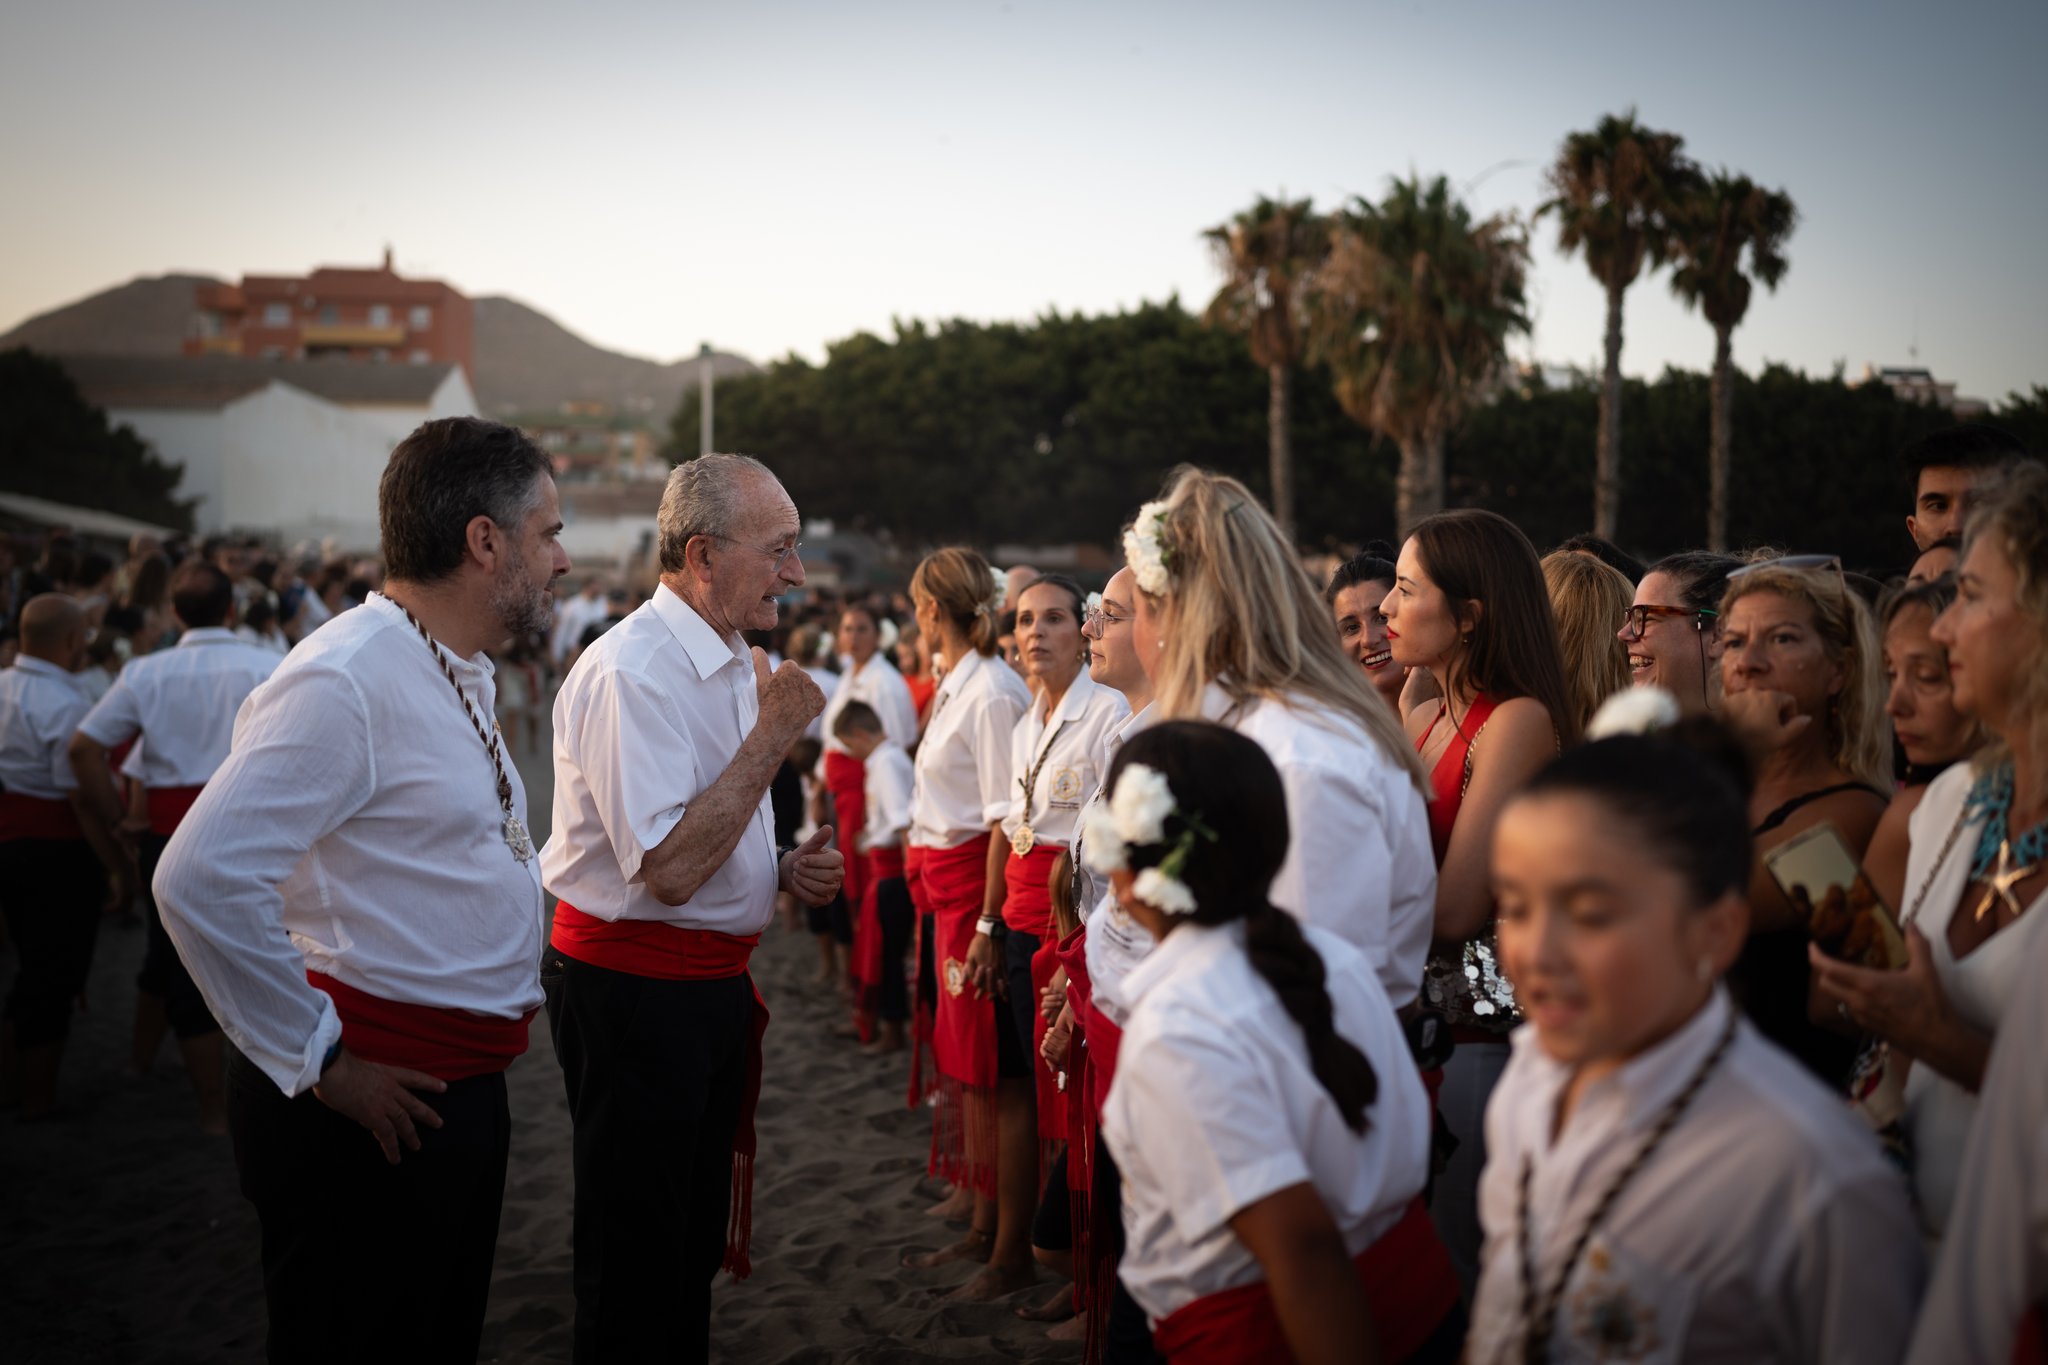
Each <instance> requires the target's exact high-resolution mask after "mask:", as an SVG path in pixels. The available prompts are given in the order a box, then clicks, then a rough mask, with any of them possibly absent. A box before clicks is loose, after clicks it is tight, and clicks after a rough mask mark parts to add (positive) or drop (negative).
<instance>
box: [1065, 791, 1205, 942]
mask: <svg viewBox="0 0 2048 1365" xmlns="http://www.w3.org/2000/svg"><path fill="white" fill-rule="evenodd" d="M1169 818H1175V819H1178V820H1179V821H1180V823H1181V831H1180V834H1179V835H1178V836H1177V837H1176V838H1175V839H1174V840H1173V846H1172V847H1171V848H1169V849H1168V850H1167V852H1166V856H1165V857H1164V858H1161V859H1160V860H1159V862H1158V863H1157V865H1155V866H1152V867H1148V868H1146V869H1144V870H1143V871H1141V872H1140V873H1138V878H1137V880H1136V881H1135V882H1134V883H1133V884H1132V886H1131V894H1132V895H1134V896H1136V897H1137V898H1138V899H1139V900H1141V901H1144V902H1145V903H1146V904H1147V905H1151V906H1156V907H1157V908H1158V909H1160V910H1163V911H1165V912H1166V913H1167V914H1169V915H1192V914H1193V913H1194V912H1195V893H1194V892H1193V891H1191V890H1189V889H1188V884H1187V883H1186V882H1184V881H1182V880H1181V875H1180V874H1181V871H1182V869H1184V868H1186V866H1187V863H1188V855H1189V854H1190V853H1192V852H1193V851H1194V847H1195V841H1196V840H1197V839H1205V840H1207V841H1208V842H1210V843H1212V844H1213V843H1215V842H1216V832H1215V831H1214V830H1212V829H1210V828H1209V827H1208V826H1207V825H1205V824H1203V823H1202V817H1201V816H1200V815H1199V814H1192V813H1190V812H1188V811H1184V810H1182V809H1181V808H1180V807H1179V806H1178V805H1176V804H1175V802H1174V797H1173V789H1172V787H1170V786H1168V785H1167V781H1166V774H1164V773H1162V772H1160V771H1159V770H1158V769H1157V768H1149V767H1147V766H1145V765H1144V764H1143V763H1133V764H1130V765H1129V766H1127V767H1126V768H1125V769H1124V770H1123V772H1122V774H1121V775H1119V776H1118V778H1117V780H1116V790H1115V791H1114V792H1112V793H1111V795H1110V798H1109V802H1108V804H1107V805H1106V806H1105V805H1102V804H1097V805H1093V806H1090V807H1089V808H1088V810H1087V812H1086V813H1085V814H1084V815H1083V816H1082V817H1081V858H1082V860H1083V861H1084V862H1086V863H1087V864H1088V866H1089V868H1090V869H1091V870H1093V871H1094V872H1096V873H1098V874H1100V875H1102V876H1108V875H1109V874H1110V873H1112V872H1124V871H1128V870H1129V868H1130V865H1131V862H1130V852H1131V849H1132V848H1133V847H1137V846H1157V845H1159V844H1163V843H1165V842H1166V822H1167V820H1168V819H1169Z"/></svg>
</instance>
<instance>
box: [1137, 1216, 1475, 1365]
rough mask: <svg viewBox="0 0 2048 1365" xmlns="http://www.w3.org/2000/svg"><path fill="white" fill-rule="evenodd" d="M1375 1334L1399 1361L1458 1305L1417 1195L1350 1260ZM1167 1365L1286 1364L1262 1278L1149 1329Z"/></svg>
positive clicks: (1447, 1262) (1282, 1336)
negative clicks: (1389, 1225)
mask: <svg viewBox="0 0 2048 1365" xmlns="http://www.w3.org/2000/svg"><path fill="white" fill-rule="evenodd" d="M1351 1264H1352V1265H1353V1266H1354V1267H1355V1268H1356V1269H1357V1271H1358V1281H1359V1284H1360V1285H1361V1286H1362V1287H1363V1288H1364V1290H1365V1299H1366V1304H1367V1306H1368V1307H1369V1308H1370V1309H1371V1311H1372V1322H1373V1327H1374V1329H1375V1330H1376V1331H1377V1332H1378V1334H1379V1340H1380V1357H1381V1359H1384V1360H1389V1361H1399V1360H1405V1359H1407V1358H1408V1357H1409V1356H1411V1355H1413V1354H1414V1353H1415V1352H1416V1351H1417V1350H1419V1349H1420V1348H1421V1347H1422V1346H1423V1344H1424V1343H1426V1342H1427V1341H1428V1340H1429V1338H1430V1334H1431V1333H1433V1332H1435V1331H1436V1330H1437V1328H1439V1327H1441V1326H1442V1325H1443V1321H1444V1318H1445V1316H1446V1315H1447V1314H1449V1313H1450V1311H1451V1309H1452V1308H1454V1307H1455V1306H1456V1305H1457V1302H1458V1279H1457V1276H1456V1274H1455V1273H1454V1272H1453V1271H1452V1270H1451V1258H1450V1255H1449V1253H1447V1252H1446V1251H1445V1250H1444V1246H1443V1243H1442V1242H1441V1241H1439V1240H1437V1235H1436V1228H1435V1226H1434V1225H1432V1224H1431V1223H1430V1221H1429V1214H1428V1212H1427V1211H1426V1210H1424V1208H1423V1207H1422V1201H1421V1200H1420V1199H1417V1200H1416V1201H1415V1202H1414V1203H1412V1204H1410V1205H1409V1206H1408V1211H1407V1212H1406V1213H1404V1214H1402V1215H1401V1220H1400V1221H1399V1222H1397V1223H1395V1224H1394V1226H1393V1227H1392V1228H1389V1229H1388V1230H1387V1231H1386V1232H1385V1233H1384V1234H1383V1235H1382V1236H1381V1237H1380V1239H1379V1240H1378V1241H1376V1242H1374V1243H1373V1244H1372V1245H1371V1246H1369V1247H1367V1248H1366V1249H1365V1250H1364V1251H1361V1252H1359V1253H1358V1255H1356V1256H1354V1257H1353V1258H1352V1260H1351ZM1152 1343H1153V1345H1155V1346H1156V1347H1158V1348H1159V1350H1160V1352H1161V1353H1162V1354H1163V1355H1165V1357H1166V1358H1167V1360H1168V1362H1169V1363H1170V1365H1226V1363H1227V1362H1235V1361H1245V1360H1256V1361H1260V1362H1275V1363H1276V1365H1277V1363H1279V1362H1291V1361H1292V1360H1293V1359H1294V1352H1293V1351H1292V1350H1290V1349H1288V1345H1287V1335H1286V1333H1285V1332H1283V1331H1282V1330H1281V1327H1280V1315H1279V1314H1278V1313H1276V1312H1275V1311H1274V1309H1273V1295H1272V1291H1270V1290H1269V1289H1267V1287H1266V1283H1265V1281H1263V1280H1261V1281H1260V1282H1259V1283H1257V1284H1247V1285H1240V1286H1239V1287H1238V1288H1236V1289H1226V1290H1224V1291H1223V1292H1222V1293H1220V1294H1210V1295H1207V1296H1206V1297H1204V1298H1199V1299H1196V1300H1195V1301H1194V1302H1193V1303H1191V1304H1189V1305H1188V1306H1187V1307H1185V1308H1182V1309H1180V1310H1179V1311H1178V1312H1174V1313H1170V1314H1168V1315H1167V1316H1166V1318H1165V1319H1164V1320H1162V1321H1161V1322H1160V1323H1159V1324H1158V1325H1157V1326H1156V1327H1154V1328H1153V1329H1152Z"/></svg>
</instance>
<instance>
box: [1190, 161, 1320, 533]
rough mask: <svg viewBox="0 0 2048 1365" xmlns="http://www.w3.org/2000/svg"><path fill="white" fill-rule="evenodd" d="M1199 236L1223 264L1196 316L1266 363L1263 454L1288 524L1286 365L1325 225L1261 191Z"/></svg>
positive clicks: (1277, 507)
mask: <svg viewBox="0 0 2048 1365" xmlns="http://www.w3.org/2000/svg"><path fill="white" fill-rule="evenodd" d="M1202 236H1203V237H1204V238H1205V239H1206V240H1207V241H1208V242H1209V245H1210V247H1211V249H1212V250H1213V251H1214V252H1215V255H1216V264H1217V266H1218V268H1219V269H1221V270H1222V272H1223V287H1222V288H1221V289H1219V290H1217V291H1216V297H1215V298H1214V299H1212V300H1210V302H1209V307H1208V309H1207V310H1206V311H1205V312H1204V313H1203V314H1202V320H1203V321H1204V322H1207V323H1208V324H1209V325H1210V326H1212V327H1226V328H1228V329H1229V330H1231V331H1233V332H1240V333H1242V334H1243V335H1244V336H1245V338H1246V339H1247V340H1249V341H1250V343H1251V350H1252V359H1253V361H1255V362H1256V363H1258V364H1260V365H1263V366H1265V367H1266V385H1267V407H1266V443H1267V459H1268V462H1269V466H1270V473H1271V478H1272V485H1273V487H1272V497H1273V517H1274V520H1276V521H1278V522H1279V523H1280V529H1281V530H1283V531H1285V532H1287V533H1288V534H1289V535H1292V534H1293V532H1294V451H1293V447H1292V444H1291V442H1290V441H1289V439H1288V406H1289V402H1290V399H1291V393H1290V388H1291V381H1292V376H1293V369H1294V366H1295V365H1297V364H1299V363H1300V361H1301V354H1302V309H1303V306H1304V303H1305V301H1306V299H1307V295H1308V290H1309V287H1310V285H1311V283H1312V282H1313V280H1314V278H1315V273H1316V270H1317V269H1318V268H1319V267H1320V266H1321V264H1322V261H1323V256H1324V253H1325V252H1326V250H1327V249H1328V241H1329V229H1328V225H1327V224H1326V223H1325V222H1324V220H1323V219H1322V218H1320V217H1318V216H1317V215H1316V213H1315V212H1314V208H1313V205H1312V204H1311V201H1309V200H1307V199H1298V200H1287V199H1268V198H1266V197H1264V196H1263V195H1261V196H1260V198H1259V201H1258V203H1256V204H1254V205H1252V207H1251V208H1249V209H1247V210H1245V211H1244V212H1243V213H1240V214H1238V215H1237V216H1236V217H1235V218H1232V219H1231V220H1230V221H1229V222H1227V223H1223V224H1220V225H1219V226H1217V227H1212V228H1210V229H1209V230H1208V231H1206V232H1204V233H1203V234H1202Z"/></svg>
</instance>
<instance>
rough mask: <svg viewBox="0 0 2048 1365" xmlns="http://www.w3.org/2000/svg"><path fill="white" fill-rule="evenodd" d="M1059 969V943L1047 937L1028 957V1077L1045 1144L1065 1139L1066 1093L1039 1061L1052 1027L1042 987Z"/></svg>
mask: <svg viewBox="0 0 2048 1365" xmlns="http://www.w3.org/2000/svg"><path fill="white" fill-rule="evenodd" d="M1059 968H1060V954H1059V944H1058V943H1056V942H1054V941H1053V940H1052V939H1050V938H1048V939H1046V940H1045V941H1044V942H1043V943H1041V944H1039V945H1038V951H1037V952H1035V953H1033V954H1032V955H1031V1076H1032V1079H1033V1080H1034V1081H1035V1082H1036V1083H1037V1090H1038V1140H1039V1141H1040V1142H1047V1143H1051V1142H1065V1141H1066V1140H1067V1096H1066V1092H1065V1091H1063V1090H1061V1089H1060V1084H1059V1078H1058V1077H1057V1076H1055V1075H1053V1073H1052V1068H1050V1067H1048V1066H1047V1065H1046V1064H1045V1063H1044V1061H1043V1060H1041V1058H1040V1049H1041V1048H1043V1047H1044V1046H1045V1034H1046V1030H1047V1029H1049V1028H1051V1027H1052V1025H1051V1023H1049V1022H1048V1021H1047V1020H1046V1017H1045V1010H1044V1009H1043V1008H1041V1007H1040V1005H1039V1002H1040V1001H1041V1000H1043V999H1045V988H1046V987H1047V986H1050V985H1051V984H1052V974H1053V973H1054V972H1056V971H1058V970H1059ZM1069 1055H1071V1054H1069Z"/></svg>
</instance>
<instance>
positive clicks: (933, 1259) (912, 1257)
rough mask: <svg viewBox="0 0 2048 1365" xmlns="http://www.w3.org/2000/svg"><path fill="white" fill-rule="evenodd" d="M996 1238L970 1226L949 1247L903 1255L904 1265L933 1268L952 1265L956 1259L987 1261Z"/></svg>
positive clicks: (925, 1268) (913, 1267) (922, 1268)
mask: <svg viewBox="0 0 2048 1365" xmlns="http://www.w3.org/2000/svg"><path fill="white" fill-rule="evenodd" d="M994 1240H995V1235H994V1234H993V1233H987V1232H977V1231H976V1230H974V1229H973V1228H969V1229H968V1230H967V1235H966V1236H965V1237H962V1238H961V1239H960V1240H959V1241H957V1242H955V1243H953V1245H951V1246H949V1247H940V1248H939V1249H938V1250H937V1251H916V1252H910V1253H908V1254H906V1255H905V1256H904V1257H903V1266H904V1269H906V1270H933V1269H936V1268H938V1267H939V1266H942V1265H952V1264H953V1263H954V1262H956V1261H986V1260H987V1259H988V1248H989V1243H991V1242H993V1241H994Z"/></svg>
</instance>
